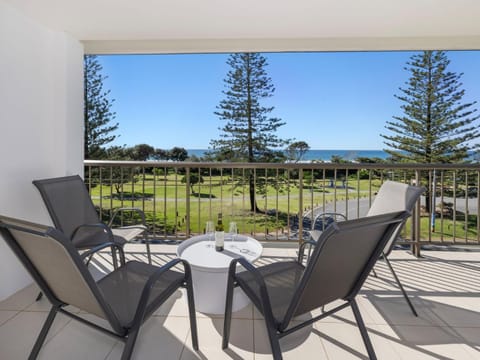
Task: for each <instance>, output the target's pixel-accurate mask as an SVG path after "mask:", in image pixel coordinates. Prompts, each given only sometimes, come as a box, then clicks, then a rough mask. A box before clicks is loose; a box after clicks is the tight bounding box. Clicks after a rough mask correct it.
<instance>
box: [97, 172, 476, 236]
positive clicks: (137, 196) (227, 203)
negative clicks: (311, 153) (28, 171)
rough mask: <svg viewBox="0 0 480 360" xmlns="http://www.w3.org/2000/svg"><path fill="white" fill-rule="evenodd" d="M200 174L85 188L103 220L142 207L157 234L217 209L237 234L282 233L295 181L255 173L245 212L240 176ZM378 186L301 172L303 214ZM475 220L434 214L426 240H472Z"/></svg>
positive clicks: (426, 222) (193, 227) (294, 200)
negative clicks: (122, 209)
mask: <svg viewBox="0 0 480 360" xmlns="http://www.w3.org/2000/svg"><path fill="white" fill-rule="evenodd" d="M201 178H202V182H200V181H198V182H197V183H194V184H190V185H191V186H190V187H188V185H187V184H186V181H185V178H184V175H182V174H179V173H168V174H163V175H157V176H155V175H153V174H145V175H142V176H141V177H140V176H139V177H137V178H136V181H133V182H132V181H124V182H123V184H120V182H117V183H116V182H115V181H111V182H110V183H108V185H107V183H106V182H105V180H103V185H102V186H99V185H98V186H93V187H91V189H90V192H91V196H92V198H93V201H94V203H95V204H96V205H97V206H99V208H101V209H102V216H103V218H104V220H108V218H109V216H110V209H117V208H120V207H139V208H141V209H143V210H144V211H145V213H146V216H147V223H148V224H149V226H150V227H151V228H152V230H155V233H157V234H161V235H175V234H184V233H185V232H186V230H187V221H188V217H189V220H190V232H191V233H201V232H203V231H204V225H205V222H206V221H208V220H213V221H216V219H217V216H218V213H222V215H223V219H224V222H225V223H226V224H228V223H229V222H230V221H236V222H237V224H238V228H239V231H240V232H242V233H255V234H271V235H272V234H282V233H285V232H286V231H287V229H288V226H289V225H290V224H291V221H292V217H293V216H295V215H296V214H298V213H299V209H300V207H299V206H300V204H299V198H300V196H299V195H300V186H299V181H298V179H293V178H285V177H274V178H270V179H269V181H263V183H262V181H261V178H260V177H259V178H258V179H257V181H258V182H259V183H260V184H261V185H258V187H257V195H256V201H257V205H258V208H259V209H260V210H261V212H251V211H250V200H249V188H248V184H247V182H246V181H243V183H242V178H241V177H240V176H237V177H236V176H235V175H234V176H233V177H232V176H231V174H229V175H225V174H221V175H211V176H205V175H203V176H202V177H201ZM191 179H192V178H191ZM380 185H381V180H380V179H374V180H371V181H370V180H369V179H359V178H357V177H355V178H350V179H347V180H345V181H343V180H337V181H336V182H334V181H333V180H329V179H315V178H314V177H313V176H312V177H310V178H309V177H308V176H304V181H303V189H302V190H303V204H302V205H303V206H302V207H303V213H304V214H305V213H307V214H308V211H309V210H310V209H312V208H319V207H320V208H323V207H324V206H326V205H327V204H332V203H333V201H334V199H337V203H338V202H342V201H343V202H344V201H345V200H346V199H348V200H352V199H357V198H358V197H364V198H368V197H370V196H374V194H375V193H376V191H377V190H378V188H379V187H380ZM187 197H188V200H189V201H188V202H187ZM187 207H189V211H188V209H187ZM187 212H188V214H187ZM476 221H477V220H476V216H472V215H469V217H468V219H467V221H465V216H464V214H463V213H457V214H456V221H455V223H454V221H453V218H451V217H448V216H444V217H443V219H442V221H440V218H437V223H436V229H435V230H436V231H435V232H434V233H432V240H445V241H449V242H451V239H452V238H453V237H455V238H458V239H459V240H460V241H462V239H465V238H468V239H476V238H477V225H476ZM430 225H431V224H430V217H429V216H422V218H421V238H422V239H428V236H429V227H430ZM465 229H466V230H465ZM407 231H408V224H407Z"/></svg>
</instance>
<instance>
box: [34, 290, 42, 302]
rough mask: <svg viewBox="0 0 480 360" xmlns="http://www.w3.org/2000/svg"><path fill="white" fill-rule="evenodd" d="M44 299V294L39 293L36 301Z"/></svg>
mask: <svg viewBox="0 0 480 360" xmlns="http://www.w3.org/2000/svg"><path fill="white" fill-rule="evenodd" d="M42 297H43V292H41V291H40V292H39V293H38V295H37V298H36V299H35V301H40V299H41V298H42Z"/></svg>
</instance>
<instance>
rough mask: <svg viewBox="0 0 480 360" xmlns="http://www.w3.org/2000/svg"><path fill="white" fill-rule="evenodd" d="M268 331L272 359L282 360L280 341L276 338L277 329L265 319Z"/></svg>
mask: <svg viewBox="0 0 480 360" xmlns="http://www.w3.org/2000/svg"><path fill="white" fill-rule="evenodd" d="M265 325H266V326H267V332H268V340H269V341H270V347H271V349H272V356H273V360H283V356H282V350H281V349H280V342H279V340H278V336H277V331H276V330H275V328H274V327H273V326H272V325H271V324H269V323H268V321H265Z"/></svg>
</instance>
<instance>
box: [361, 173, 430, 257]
mask: <svg viewBox="0 0 480 360" xmlns="http://www.w3.org/2000/svg"><path fill="white" fill-rule="evenodd" d="M424 191H425V189H424V188H423V187H418V186H410V185H408V184H403V183H399V182H396V181H385V182H384V183H383V184H382V186H381V187H380V190H379V191H378V193H377V196H376V197H375V200H374V201H373V203H372V206H371V207H370V209H369V210H368V212H367V216H373V215H379V214H384V213H388V212H394V211H408V212H410V213H412V212H413V207H414V206H415V203H416V202H417V201H418V199H419V198H420V195H422V193H423V192H424ZM403 225H405V222H403V224H402V225H400V226H399V227H398V228H397V230H396V231H395V232H394V234H393V235H392V237H391V239H390V240H389V241H388V242H387V244H386V245H385V249H384V250H383V252H384V253H385V255H388V254H389V253H390V251H391V250H392V248H393V245H394V242H395V239H396V238H397V237H398V235H400V231H402V228H403Z"/></svg>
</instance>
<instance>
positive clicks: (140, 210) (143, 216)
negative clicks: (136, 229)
mask: <svg viewBox="0 0 480 360" xmlns="http://www.w3.org/2000/svg"><path fill="white" fill-rule="evenodd" d="M124 211H132V212H136V213H138V214H139V215H140V218H141V219H142V221H141V222H142V225H144V226H147V222H146V220H145V212H143V210H142V209H139V208H135V207H124V208H120V209H117V210H115V211H114V212H113V215H112V218H111V219H110V221H109V222H108V226H109V227H112V225H113V220H115V217H116V216H117V214H119V213H120V212H124Z"/></svg>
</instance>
